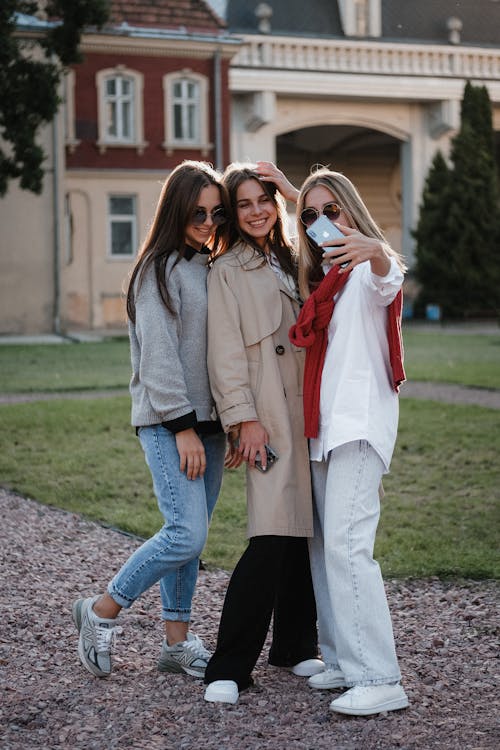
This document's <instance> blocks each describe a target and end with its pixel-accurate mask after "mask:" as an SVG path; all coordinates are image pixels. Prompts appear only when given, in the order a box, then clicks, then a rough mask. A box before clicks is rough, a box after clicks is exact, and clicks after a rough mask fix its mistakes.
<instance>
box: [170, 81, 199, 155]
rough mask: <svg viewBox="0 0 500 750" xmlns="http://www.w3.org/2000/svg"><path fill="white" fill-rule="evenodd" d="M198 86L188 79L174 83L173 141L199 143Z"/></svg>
mask: <svg viewBox="0 0 500 750" xmlns="http://www.w3.org/2000/svg"><path fill="white" fill-rule="evenodd" d="M199 92H200V85H199V83H198V82H197V81H193V80H190V79H189V78H181V79H179V80H178V81H174V84H173V86H172V94H173V96H172V106H173V109H174V140H176V141H190V142H199V135H198V131H199V129H200V128H199V120H200V117H199V109H200V93H199Z"/></svg>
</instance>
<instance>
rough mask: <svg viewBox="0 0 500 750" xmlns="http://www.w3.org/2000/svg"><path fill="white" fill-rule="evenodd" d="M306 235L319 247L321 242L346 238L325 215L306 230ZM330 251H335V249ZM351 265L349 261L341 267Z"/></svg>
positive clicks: (319, 217)
mask: <svg viewBox="0 0 500 750" xmlns="http://www.w3.org/2000/svg"><path fill="white" fill-rule="evenodd" d="M306 234H307V235H308V236H309V237H310V238H311V239H312V241H313V242H314V243H315V244H316V245H319V244H320V243H321V242H327V241H328V240H335V239H337V237H345V235H344V234H342V232H341V231H340V229H339V228H338V227H336V226H335V224H334V223H333V222H331V221H330V219H328V218H327V217H326V216H325V214H321V215H320V216H318V218H317V219H316V221H313V223H312V224H311V226H310V227H308V228H307V229H306ZM338 247H339V249H340V248H341V247H342V245H338ZM321 249H322V250H327V249H328V248H325V247H323V248H321ZM329 249H330V250H333V249H334V248H329ZM337 257H339V256H337ZM349 263H350V261H349V260H347V261H346V262H345V263H341V264H340V267H341V268H345V267H346V266H348V265H349Z"/></svg>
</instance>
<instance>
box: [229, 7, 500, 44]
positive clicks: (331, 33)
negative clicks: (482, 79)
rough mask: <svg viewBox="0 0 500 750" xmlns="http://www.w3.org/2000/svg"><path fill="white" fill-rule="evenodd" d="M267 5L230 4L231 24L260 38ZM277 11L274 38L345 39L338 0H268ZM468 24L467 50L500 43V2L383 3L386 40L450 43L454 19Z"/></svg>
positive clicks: (465, 34)
mask: <svg viewBox="0 0 500 750" xmlns="http://www.w3.org/2000/svg"><path fill="white" fill-rule="evenodd" d="M260 2H261V0H228V2H227V10H226V21H227V24H228V27H229V30H230V31H232V32H235V33H247V34H258V33H259V19H258V18H257V16H256V15H255V9H256V8H257V6H258V5H259V4H260ZM265 2H266V3H267V4H268V5H270V6H271V8H272V9H273V15H272V17H271V34H283V35H287V34H288V35H290V36H309V37H310V36H318V37H324V36H328V37H337V38H339V37H341V38H343V37H344V36H345V35H344V32H343V30H342V25H341V22H340V14H339V9H338V3H337V2H336V0H306V1H305V2H304V0H265ZM452 16H455V17H457V18H459V19H460V20H461V21H462V24H463V28H462V31H461V34H460V39H461V41H460V43H461V44H463V45H467V44H472V45H497V44H500V0H382V37H381V39H382V41H383V40H393V41H394V40H395V41H401V42H404V41H408V42H415V41H416V42H427V43H431V44H432V43H437V44H448V43H449V42H448V34H449V32H448V29H447V26H446V22H447V20H448V18H450V17H452Z"/></svg>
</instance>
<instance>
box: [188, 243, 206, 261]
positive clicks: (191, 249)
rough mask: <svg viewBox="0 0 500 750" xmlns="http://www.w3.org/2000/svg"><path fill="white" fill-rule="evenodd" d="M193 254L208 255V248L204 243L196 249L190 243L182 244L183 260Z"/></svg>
mask: <svg viewBox="0 0 500 750" xmlns="http://www.w3.org/2000/svg"><path fill="white" fill-rule="evenodd" d="M195 255H210V248H208V247H207V246H206V245H202V246H201V248H200V249H199V250H196V249H195V248H194V247H192V246H191V245H184V258H185V260H191V258H194V256H195Z"/></svg>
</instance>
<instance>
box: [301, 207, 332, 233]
mask: <svg viewBox="0 0 500 750" xmlns="http://www.w3.org/2000/svg"><path fill="white" fill-rule="evenodd" d="M341 211H342V206H339V204H338V203H327V204H326V205H325V206H323V211H322V212H321V213H323V214H325V216H326V218H327V219H330V221H337V219H338V218H339V216H340V212H341ZM319 215H320V214H319V211H316V209H315V208H304V210H303V211H302V213H301V214H300V220H301V222H302V224H304V226H306V227H310V226H311V224H312V223H313V221H316V219H318V218H319Z"/></svg>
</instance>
